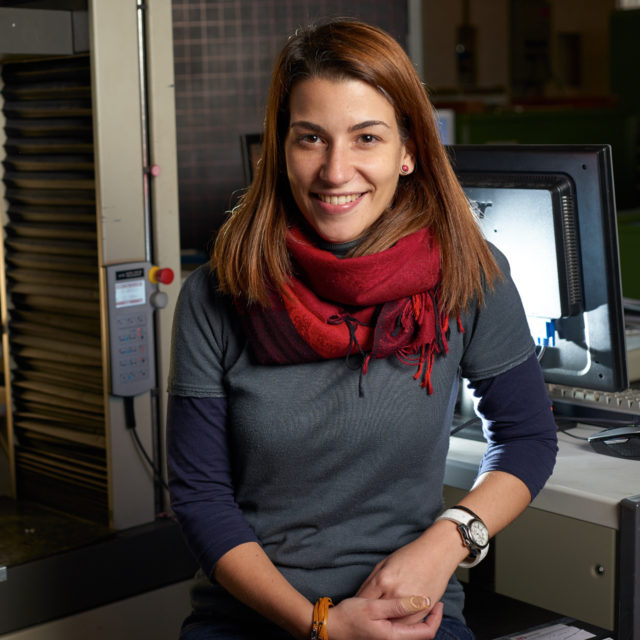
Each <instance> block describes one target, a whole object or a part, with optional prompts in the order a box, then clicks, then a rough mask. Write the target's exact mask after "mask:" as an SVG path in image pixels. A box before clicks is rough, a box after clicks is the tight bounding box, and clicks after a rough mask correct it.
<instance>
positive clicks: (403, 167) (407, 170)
mask: <svg viewBox="0 0 640 640" xmlns="http://www.w3.org/2000/svg"><path fill="white" fill-rule="evenodd" d="M400 169H401V171H402V175H405V176H406V175H407V173H409V165H408V164H403V165H402V167H400Z"/></svg>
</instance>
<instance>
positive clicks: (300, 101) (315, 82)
mask: <svg viewBox="0 0 640 640" xmlns="http://www.w3.org/2000/svg"><path fill="white" fill-rule="evenodd" d="M289 112H290V119H291V122H294V121H295V120H297V119H298V118H299V117H303V116H304V117H307V116H311V115H313V116H314V117H315V118H320V119H336V118H339V119H341V120H349V119H355V120H358V119H360V118H362V119H364V120H373V119H376V120H383V121H384V122H385V123H386V124H387V125H388V126H394V125H395V124H396V123H395V120H396V116H395V110H394V108H393V105H392V104H391V102H389V100H388V99H387V98H386V97H385V95H384V94H383V93H382V92H380V91H379V90H377V89H376V88H374V87H372V86H371V85H370V84H368V83H366V82H364V81H362V80H358V79H355V78H325V77H314V78H307V79H304V80H301V81H299V82H297V83H296V84H295V85H294V86H293V88H292V90H291V94H290V98H289Z"/></svg>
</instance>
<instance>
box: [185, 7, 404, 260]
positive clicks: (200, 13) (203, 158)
mask: <svg viewBox="0 0 640 640" xmlns="http://www.w3.org/2000/svg"><path fill="white" fill-rule="evenodd" d="M327 16H349V17H355V18H359V19H361V20H364V21H366V22H370V23H371V24H375V25H378V26H380V27H382V28H384V29H386V30H387V31H388V32H389V33H391V34H392V35H393V36H394V37H395V38H396V39H397V40H398V41H399V42H401V43H402V44H403V45H406V37H407V31H408V19H407V3H406V1H405V0H316V1H313V0H173V23H174V28H173V32H174V58H175V76H176V117H177V136H178V178H179V189H180V226H181V244H182V247H183V249H196V250H204V249H205V248H206V246H207V242H208V240H209V239H210V237H211V234H212V233H213V231H215V229H216V228H217V227H218V226H219V224H220V222H221V220H222V218H223V216H224V212H225V211H226V210H228V209H229V207H230V205H231V203H232V202H233V194H234V192H237V190H238V189H241V188H242V187H243V184H244V180H243V171H242V154H241V147H240V136H241V135H242V134H245V133H251V132H257V131H260V129H261V126H262V120H263V117H264V113H263V111H264V103H265V100H266V94H267V90H268V85H269V78H270V75H271V68H272V65H273V63H274V62H275V58H276V56H277V55H278V53H279V51H280V49H281V47H282V45H283V44H284V42H285V40H286V38H287V36H288V35H289V33H291V32H292V31H293V30H295V28H296V27H297V26H299V25H301V24H306V23H308V22H312V21H314V20H317V19H320V18H324V17H327Z"/></svg>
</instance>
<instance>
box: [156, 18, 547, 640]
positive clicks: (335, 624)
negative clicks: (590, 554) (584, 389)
mask: <svg viewBox="0 0 640 640" xmlns="http://www.w3.org/2000/svg"><path fill="white" fill-rule="evenodd" d="M533 349H534V346H533V341H532V339H531V336H530V335H529V330H528V326H527V322H526V319H525V317H524V313H523V310H522V305H521V303H520V300H519V298H518V295H517V292H516V290H515V287H514V286H513V283H512V281H511V280H510V278H509V271H508V265H507V264H506V262H505V260H504V258H503V256H501V254H499V253H498V252H495V251H494V250H492V248H491V247H490V246H489V245H488V244H487V243H486V242H485V240H484V239H483V237H482V234H481V232H480V229H479V228H478V226H477V224H476V221H475V219H474V217H473V214H472V212H471V210H470V207H469V204H468V203H467V200H466V198H465V196H464V193H463V191H462V188H461V187H460V185H459V183H458V182H457V180H456V178H455V174H454V172H453V170H452V168H451V166H450V164H449V160H448V157H447V154H446V152H445V150H444V148H443V146H442V144H441V142H440V140H439V136H438V130H437V126H436V119H435V116H434V110H433V108H432V106H431V104H430V102H429V100H428V97H427V95H426V93H425V91H424V88H423V87H422V84H421V82H420V79H419V78H418V76H417V75H416V73H415V70H414V68H413V65H412V64H411V61H410V60H409V59H408V57H407V56H406V54H405V53H404V51H403V50H402V48H401V47H400V46H399V45H398V44H397V43H396V42H395V41H394V40H393V39H392V38H391V37H390V36H388V35H387V34H386V33H384V32H383V31H380V30H379V29H375V28H373V27H370V26H369V25H366V24H363V23H360V22H355V21H349V20H336V21H331V22H328V23H326V24H322V25H319V26H312V27H308V28H306V29H301V30H300V31H299V32H298V33H296V34H294V35H293V36H292V37H291V38H290V39H289V41H288V42H287V44H286V46H285V47H284V49H283V51H282V53H281V55H280V57H279V59H278V61H277V63H276V67H275V70H274V73H273V77H272V83H271V89H270V94H269V101H268V104H267V111H266V117H265V130H264V144H263V150H262V156H261V159H260V162H259V163H258V166H257V170H256V174H255V176H254V179H253V181H252V183H251V185H250V187H249V189H248V190H247V192H246V193H245V194H244V196H243V198H242V199H241V201H240V203H239V204H238V206H237V207H236V209H234V211H232V212H231V215H230V217H229V219H228V221H227V222H226V223H225V225H223V227H222V229H221V230H220V232H219V235H218V237H217V238H216V243H215V248H214V254H213V256H212V259H211V264H210V265H205V266H204V267H202V268H200V269H199V270H197V271H195V272H194V273H193V274H192V275H191V276H190V277H189V278H188V279H187V281H186V282H185V284H184V286H183V288H182V291H181V294H180V299H179V302H178V305H177V311H176V317H175V321H174V334H173V354H172V366H171V378H170V384H169V391H170V398H169V403H168V407H169V411H168V424H167V437H168V466H169V478H170V488H171V493H172V506H173V508H174V510H175V513H176V515H177V517H178V519H179V521H180V523H181V525H182V528H183V531H184V533H185V537H186V539H187V541H188V542H189V544H190V546H191V548H192V549H193V552H194V553H195V555H196V556H197V558H198V560H199V562H200V565H201V567H202V576H201V579H200V580H199V581H198V582H197V584H196V586H195V587H194V592H193V593H194V598H193V605H194V610H193V614H192V615H191V616H189V618H187V620H186V621H185V624H184V626H183V630H182V635H181V639H182V640H196V639H208V638H212V639H237V640H250V639H252V638H257V637H259V638H265V639H267V640H286V639H289V640H291V638H300V639H303V638H315V639H317V638H324V640H327V638H328V637H329V636H330V637H331V640H377V639H380V640H384V639H389V640H393V639H395V638H404V639H405V640H433V639H434V638H436V639H438V640H440V639H443V638H447V639H451V638H455V639H460V640H462V639H465V640H468V639H470V638H472V637H473V635H472V632H471V631H470V630H469V629H468V628H467V627H466V625H465V622H464V617H463V614H462V607H463V600H464V597H463V591H462V587H461V586H460V584H459V583H458V582H457V580H456V578H455V575H454V572H455V569H456V567H457V566H458V564H460V563H464V566H473V565H475V564H477V563H478V562H480V561H481V560H482V559H483V558H484V557H485V556H486V554H487V549H488V539H489V536H490V535H493V534H494V533H496V532H497V531H499V530H500V529H501V528H502V527H504V526H505V525H506V524H508V523H509V522H510V521H511V520H512V519H513V518H514V517H516V516H517V515H518V513H519V512H520V511H522V510H523V509H524V508H525V507H526V505H527V504H528V502H529V500H530V499H531V498H532V497H533V496H535V495H536V493H537V492H538V491H539V490H540V488H541V487H542V485H543V484H544V482H545V481H546V478H547V477H548V475H549V474H550V472H551V468H552V467H553V462H554V460H555V445H556V428H555V423H554V422H553V418H552V414H551V412H550V411H549V402H548V399H547V397H546V391H545V387H544V383H543V380H542V376H541V373H540V368H539V365H538V363H537V360H536V358H535V355H533ZM460 374H462V375H463V376H464V377H466V378H468V379H469V380H471V381H472V382H471V385H472V387H473V389H474V390H475V394H476V396H477V398H478V407H479V408H480V409H481V410H482V411H483V412H484V416H485V417H486V420H487V425H488V426H487V438H488V440H489V446H488V449H487V456H486V457H485V459H484V460H483V463H482V465H481V467H480V469H479V472H478V473H479V475H478V480H477V482H476V485H475V486H474V488H473V489H472V490H471V491H470V492H469V494H467V495H466V496H465V497H464V498H463V499H462V500H461V501H460V504H458V505H456V506H455V507H453V508H451V509H449V510H447V511H446V512H445V514H443V517H438V514H439V513H440V511H441V510H442V485H443V478H444V469H445V460H446V453H447V448H448V439H449V431H450V425H451V419H452V412H453V406H454V404H455V398H456V396H457V390H458V377H459V375H460ZM507 427H508V428H507ZM532 461H533V462H532ZM314 603H315V604H314Z"/></svg>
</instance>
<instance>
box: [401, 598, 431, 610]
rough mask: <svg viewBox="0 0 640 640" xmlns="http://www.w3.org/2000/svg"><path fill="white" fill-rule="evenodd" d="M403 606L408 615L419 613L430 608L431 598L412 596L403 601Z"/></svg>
mask: <svg viewBox="0 0 640 640" xmlns="http://www.w3.org/2000/svg"><path fill="white" fill-rule="evenodd" d="M402 605H403V606H404V609H405V611H406V612H407V613H417V612H418V611H424V610H425V609H428V608H429V606H430V605H431V598H429V597H428V596H410V597H408V598H403V599H402Z"/></svg>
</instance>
